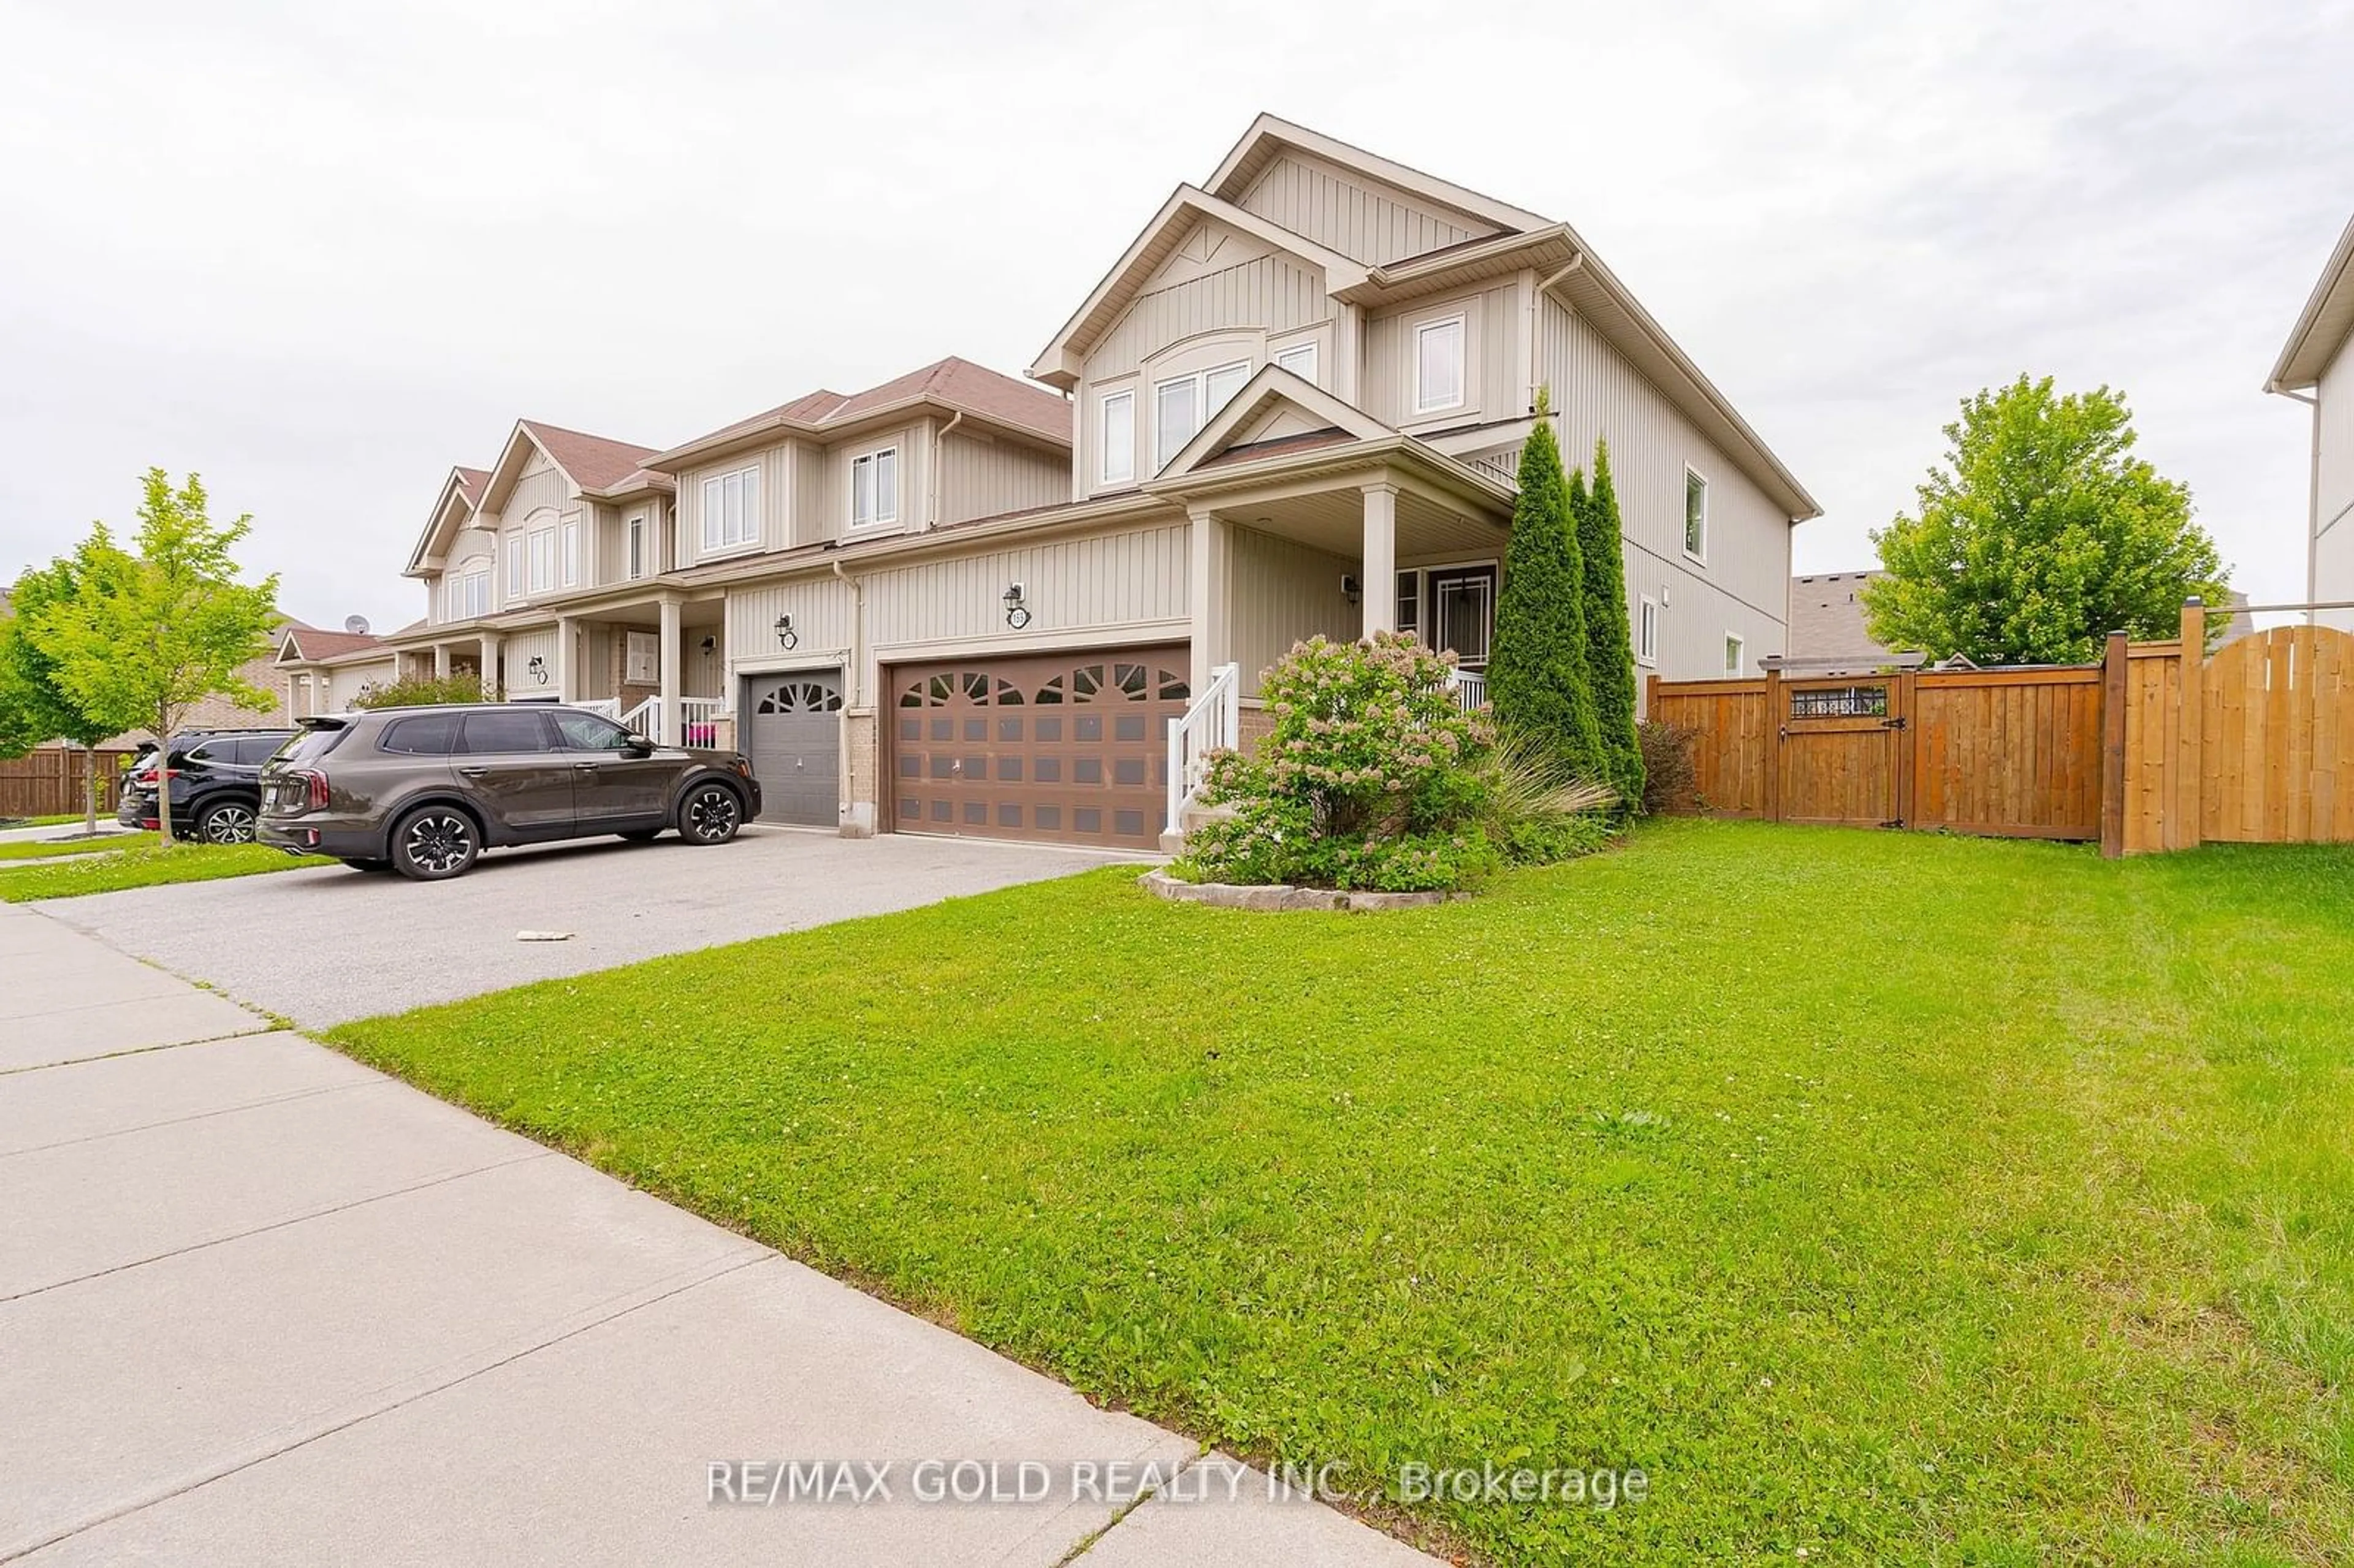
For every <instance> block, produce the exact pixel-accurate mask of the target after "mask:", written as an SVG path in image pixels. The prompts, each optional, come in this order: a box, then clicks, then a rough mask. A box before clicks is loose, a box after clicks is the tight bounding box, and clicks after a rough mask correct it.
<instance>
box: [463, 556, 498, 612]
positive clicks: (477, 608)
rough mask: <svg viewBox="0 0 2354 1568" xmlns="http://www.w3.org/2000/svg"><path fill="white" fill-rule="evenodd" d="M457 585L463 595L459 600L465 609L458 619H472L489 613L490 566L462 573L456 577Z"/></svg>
mask: <svg viewBox="0 0 2354 1568" xmlns="http://www.w3.org/2000/svg"><path fill="white" fill-rule="evenodd" d="M458 586H459V590H460V592H461V595H462V596H463V597H462V598H461V600H460V602H461V604H462V605H463V606H464V607H465V611H466V613H465V614H463V615H461V616H460V617H459V618H458V619H459V620H473V619H475V618H476V617H478V616H484V615H488V614H490V613H491V568H490V567H479V568H477V569H476V570H473V571H471V572H468V573H466V574H464V575H463V576H462V577H460V578H459V579H458Z"/></svg>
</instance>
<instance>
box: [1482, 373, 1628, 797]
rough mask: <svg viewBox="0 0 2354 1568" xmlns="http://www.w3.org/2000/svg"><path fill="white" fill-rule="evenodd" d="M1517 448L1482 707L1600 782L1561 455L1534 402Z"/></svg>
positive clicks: (1572, 770)
mask: <svg viewBox="0 0 2354 1568" xmlns="http://www.w3.org/2000/svg"><path fill="white" fill-rule="evenodd" d="M1537 412H1538V418H1537V421H1536V425H1535V428H1534V429H1532V430H1531V431H1530V433H1529V439H1528V442H1527V444H1526V445H1524V446H1523V447H1522V449H1521V472H1520V492H1521V493H1520V498H1519V499H1518V500H1517V501H1515V502H1514V503H1513V504H1512V537H1511V544H1510V545H1509V546H1507V548H1506V552H1505V556H1504V587H1503V591H1502V593H1501V594H1500V596H1499V597H1498V599H1497V602H1496V636H1495V643H1494V646H1493V647H1492V648H1490V651H1489V658H1488V700H1489V703H1490V705H1492V706H1493V707H1494V709H1495V713H1496V722H1497V724H1498V725H1499V726H1501V727H1503V728H1505V729H1507V730H1510V731H1511V732H1513V733H1515V734H1517V735H1520V736H1523V737H1524V738H1525V739H1527V740H1528V741H1529V742H1531V743H1532V744H1533V745H1535V746H1538V747H1542V748H1543V751H1544V752H1545V753H1546V754H1548V755H1549V756H1551V757H1553V758H1555V759H1557V760H1558V761H1559V763H1560V764H1561V766H1562V768H1564V770H1565V771H1567V772H1568V773H1569V774H1570V775H1571V776H1572V777H1575V778H1578V779H1593V780H1596V781H1607V780H1608V779H1609V778H1610V774H1609V771H1608V766H1607V758H1606V755H1605V753H1604V751H1603V747H1602V732H1601V730H1600V729H1599V728H1598V727H1597V726H1596V723H1595V715H1594V694H1593V692H1592V690H1591V689H1590V686H1589V683H1588V682H1587V680H1586V673H1585V643H1586V630H1585V605H1584V598H1583V595H1584V587H1583V585H1584V580H1585V573H1584V571H1583V570H1582V569H1581V568H1580V567H1579V565H1578V558H1577V526H1576V522H1575V517H1574V516H1573V514H1572V513H1571V511H1570V504H1569V493H1568V490H1567V486H1566V481H1565V479H1564V475H1563V473H1562V469H1561V447H1560V445H1559V444H1558V443H1557V442H1556V441H1555V440H1554V439H1553V421H1552V419H1550V418H1546V417H1545V412H1546V409H1545V403H1544V400H1543V397H1540V398H1539V401H1538V404H1537Z"/></svg>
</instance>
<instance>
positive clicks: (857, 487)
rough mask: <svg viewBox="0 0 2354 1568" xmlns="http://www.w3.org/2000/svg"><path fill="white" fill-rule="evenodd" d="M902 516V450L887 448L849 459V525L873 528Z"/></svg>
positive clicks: (894, 521)
mask: <svg viewBox="0 0 2354 1568" xmlns="http://www.w3.org/2000/svg"><path fill="white" fill-rule="evenodd" d="M898 518H899V449H898V448H897V447H885V448H884V449H883V450H881V451H879V452H868V453H866V454H865V455H864V456H863V457H855V458H853V459H851V460H850V525H851V526H852V527H854V528H867V527H872V526H874V525H875V524H878V523H896V522H897V521H898Z"/></svg>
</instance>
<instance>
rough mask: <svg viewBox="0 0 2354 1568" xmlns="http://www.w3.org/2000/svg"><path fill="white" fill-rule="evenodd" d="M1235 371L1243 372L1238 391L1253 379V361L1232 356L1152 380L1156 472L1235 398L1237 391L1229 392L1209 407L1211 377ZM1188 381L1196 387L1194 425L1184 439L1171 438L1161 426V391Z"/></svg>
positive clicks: (1153, 461) (1153, 453) (1153, 448)
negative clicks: (1218, 362) (1219, 361)
mask: <svg viewBox="0 0 2354 1568" xmlns="http://www.w3.org/2000/svg"><path fill="white" fill-rule="evenodd" d="M1236 371H1239V372H1241V375H1242V378H1241V379H1240V380H1238V381H1236V382H1235V392H1239V391H1241V390H1242V389H1243V388H1244V387H1246V386H1247V385H1249V383H1250V378H1251V362H1250V361H1249V360H1248V359H1230V360H1227V361H1226V362H1225V364H1223V365H1209V366H1203V367H1202V368H1201V369H1199V370H1189V371H1187V372H1186V373H1185V374H1184V375H1182V376H1163V377H1162V378H1161V380H1158V381H1156V382H1154V383H1153V384H1152V471H1153V472H1155V473H1158V472H1160V471H1161V470H1162V469H1164V468H1167V467H1168V466H1169V460H1170V459H1172V458H1173V457H1175V456H1176V455H1177V454H1178V453H1179V452H1181V451H1182V450H1184V449H1185V441H1190V440H1193V438H1194V437H1195V436H1198V435H1200V434H1201V433H1202V432H1203V431H1204V430H1205V429H1208V428H1209V424H1210V421H1211V420H1213V419H1214V418H1217V417H1218V415H1219V414H1220V413H1221V412H1223V411H1224V410H1225V406H1226V403H1231V402H1233V401H1234V392H1229V393H1227V394H1226V403H1220V404H1219V405H1218V406H1217V407H1216V408H1212V407H1210V377H1211V376H1229V375H1232V374H1234V373H1235V372H1236ZM1188 382H1191V383H1192V384H1193V429H1190V430H1188V431H1186V432H1185V440H1182V441H1172V440H1170V439H1169V432H1168V431H1167V430H1165V429H1161V392H1162V391H1163V390H1164V389H1165V388H1167V387H1182V386H1184V385H1185V384H1186V383H1188Z"/></svg>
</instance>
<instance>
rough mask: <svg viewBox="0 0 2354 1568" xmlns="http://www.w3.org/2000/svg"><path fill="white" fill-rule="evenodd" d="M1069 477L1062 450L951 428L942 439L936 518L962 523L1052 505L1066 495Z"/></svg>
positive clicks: (946, 521) (1068, 494) (1066, 462)
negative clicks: (967, 432)
mask: <svg viewBox="0 0 2354 1568" xmlns="http://www.w3.org/2000/svg"><path fill="white" fill-rule="evenodd" d="M1070 482H1071V471H1070V467H1069V462H1068V460H1067V459H1066V458H1065V457H1064V456H1063V455H1062V454H1061V453H1060V452H1047V451H1042V450H1039V449H1038V448H1036V447H1028V446H1023V445H1022V444H1021V443H1020V442H1018V441H1012V440H1001V439H996V438H991V437H983V436H968V435H965V434H962V433H960V432H959V433H952V434H950V435H948V436H946V437H944V438H942V440H941V442H940V519H939V520H940V521H941V522H943V523H963V522H966V521H969V520H970V519H971V518H975V517H991V516H995V515H996V514H999V513H1001V512H1020V511H1023V510H1025V509H1026V508H1029V507H1033V506H1052V505H1055V503H1058V502H1063V501H1066V500H1068V499H1069V498H1070Z"/></svg>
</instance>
